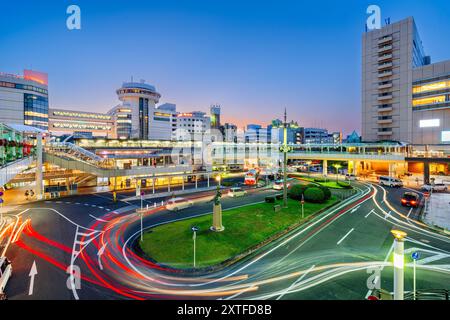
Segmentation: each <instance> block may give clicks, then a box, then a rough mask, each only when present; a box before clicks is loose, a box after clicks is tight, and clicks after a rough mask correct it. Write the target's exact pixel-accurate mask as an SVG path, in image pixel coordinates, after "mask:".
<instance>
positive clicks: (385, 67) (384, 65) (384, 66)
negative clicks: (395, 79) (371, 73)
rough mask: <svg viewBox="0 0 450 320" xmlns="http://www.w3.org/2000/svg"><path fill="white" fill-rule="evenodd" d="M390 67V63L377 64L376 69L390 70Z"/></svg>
mask: <svg viewBox="0 0 450 320" xmlns="http://www.w3.org/2000/svg"><path fill="white" fill-rule="evenodd" d="M392 66H393V64H392V62H386V63H382V64H379V65H378V68H377V69H378V70H385V69H388V68H392Z"/></svg>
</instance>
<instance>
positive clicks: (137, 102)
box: [117, 80, 161, 139]
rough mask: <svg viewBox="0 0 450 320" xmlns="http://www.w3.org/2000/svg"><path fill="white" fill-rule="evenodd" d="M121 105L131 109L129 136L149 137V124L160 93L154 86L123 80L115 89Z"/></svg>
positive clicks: (151, 122) (142, 82)
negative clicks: (120, 85)
mask: <svg viewBox="0 0 450 320" xmlns="http://www.w3.org/2000/svg"><path fill="white" fill-rule="evenodd" d="M117 95H118V97H119V100H120V101H122V103H123V105H124V106H126V107H129V108H130V109H131V137H132V138H138V139H150V138H151V137H150V126H151V125H152V124H153V119H154V115H153V114H154V112H155V109H156V104H157V103H158V102H159V99H160V98H161V95H160V94H159V93H158V92H156V89H155V87H154V86H152V85H149V84H146V83H145V82H144V81H143V80H141V82H125V83H123V85H122V87H121V88H119V89H117Z"/></svg>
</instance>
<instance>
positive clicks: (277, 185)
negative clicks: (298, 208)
mask: <svg viewBox="0 0 450 320" xmlns="http://www.w3.org/2000/svg"><path fill="white" fill-rule="evenodd" d="M286 186H287V187H288V188H290V187H291V183H290V182H289V181H288V182H286ZM283 187H284V181H283V180H277V181H275V182H274V183H273V187H272V188H273V189H274V190H283Z"/></svg>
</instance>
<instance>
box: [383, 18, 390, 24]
mask: <svg viewBox="0 0 450 320" xmlns="http://www.w3.org/2000/svg"><path fill="white" fill-rule="evenodd" d="M384 22H385V23H386V25H389V24H391V17H388V18H386V19H384Z"/></svg>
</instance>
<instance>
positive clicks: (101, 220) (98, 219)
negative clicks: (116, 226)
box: [89, 214, 108, 222]
mask: <svg viewBox="0 0 450 320" xmlns="http://www.w3.org/2000/svg"><path fill="white" fill-rule="evenodd" d="M89 216H90V217H91V218H94V219H95V220H97V221H100V222H108V221H106V220H103V219H100V218H97V217H96V216H94V215H92V214H89Z"/></svg>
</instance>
